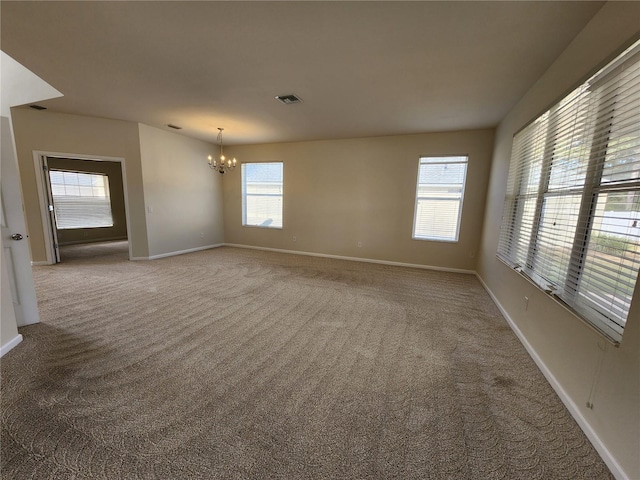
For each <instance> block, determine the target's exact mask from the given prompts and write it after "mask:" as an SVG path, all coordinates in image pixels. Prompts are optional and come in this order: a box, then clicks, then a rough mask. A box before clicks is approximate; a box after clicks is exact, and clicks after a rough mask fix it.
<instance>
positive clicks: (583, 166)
mask: <svg viewBox="0 0 640 480" xmlns="http://www.w3.org/2000/svg"><path fill="white" fill-rule="evenodd" d="M498 256H499V257H500V258H502V259H503V260H505V261H506V262H507V263H509V264H510V265H512V266H514V267H515V268H516V269H518V270H519V271H521V272H523V273H525V274H526V275H528V276H529V277H530V278H531V279H532V280H534V281H535V282H536V283H537V284H538V285H539V286H540V287H541V288H542V289H544V290H545V291H546V292H548V293H549V294H551V295H553V296H555V297H556V298H557V299H559V300H561V301H562V302H564V303H565V304H566V305H568V306H569V307H570V308H572V309H573V310H574V311H575V312H577V313H578V314H579V315H580V316H582V317H583V318H585V319H586V320H587V321H589V322H590V323H591V324H592V325H593V326H595V327H596V328H597V329H598V330H600V331H601V332H602V333H604V334H605V335H607V336H608V337H609V338H611V339H612V340H614V341H619V340H620V339H621V338H622V333H623V331H624V326H625V323H626V319H627V315H628V313H629V307H630V304H631V299H632V296H633V291H634V287H635V283H636V280H637V277H638V268H639V267H640V42H638V43H636V45H634V46H633V47H631V48H629V49H628V50H627V51H626V52H625V53H623V54H622V55H621V56H620V57H618V58H617V59H616V60H614V61H613V62H611V63H610V64H609V65H608V66H606V67H605V68H603V69H602V70H600V72H598V73H597V74H596V75H594V76H593V77H591V78H590V79H589V80H588V81H587V82H585V83H584V84H582V85H580V86H579V87H578V88H576V89H575V90H574V91H573V92H571V93H570V94H569V95H567V96H566V97H565V98H563V99H562V100H561V101H560V102H558V103H557V104H556V105H554V106H553V107H552V108H551V109H549V111H547V112H545V113H544V114H543V115H541V116H540V117H539V118H537V119H536V120H535V121H534V122H533V123H531V124H530V125H529V126H527V127H525V128H524V129H523V130H522V131H521V132H519V133H518V134H516V136H515V137H514V140H513V148H512V156H511V166H510V170H509V178H508V184H507V194H506V198H505V203H504V211H503V218H502V228H501V232H500V241H499V245H498Z"/></svg>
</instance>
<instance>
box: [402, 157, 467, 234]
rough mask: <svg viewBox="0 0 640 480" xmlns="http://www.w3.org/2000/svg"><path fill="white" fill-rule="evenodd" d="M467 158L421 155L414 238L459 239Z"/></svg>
mask: <svg viewBox="0 0 640 480" xmlns="http://www.w3.org/2000/svg"><path fill="white" fill-rule="evenodd" d="M467 162H468V158H467V157H463V156H458V157H422V158H420V164H419V167H418V186H417V188H416V206H415V212H414V221H413V238H417V239H422V240H440V241H446V242H457V241H458V233H459V231H460V218H461V216H462V200H463V198H464V184H465V179H466V176H467Z"/></svg>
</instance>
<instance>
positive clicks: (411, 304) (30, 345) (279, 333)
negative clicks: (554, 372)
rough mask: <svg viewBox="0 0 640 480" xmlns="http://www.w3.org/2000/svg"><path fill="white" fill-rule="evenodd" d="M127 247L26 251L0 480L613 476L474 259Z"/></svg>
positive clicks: (6, 380) (6, 377)
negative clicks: (461, 270)
mask: <svg viewBox="0 0 640 480" xmlns="http://www.w3.org/2000/svg"><path fill="white" fill-rule="evenodd" d="M123 246H124V247H125V248H123ZM126 258H127V254H126V244H122V243H115V244H104V245H97V246H96V245H94V246H76V247H71V248H67V249H65V250H64V252H63V263H61V264H59V265H56V266H47V267H35V268H34V271H35V278H36V284H37V294H38V300H39V306H40V309H41V316H42V322H41V323H40V324H38V325H34V326H30V327H26V328H22V329H21V330H20V332H21V333H22V334H23V335H24V341H23V343H22V344H20V345H19V346H18V347H17V348H15V349H14V350H12V351H11V352H9V354H7V355H6V356H5V357H4V358H3V359H2V361H1V374H2V377H1V427H2V428H1V437H0V442H1V457H0V459H1V462H0V467H1V475H2V478H3V479H5V480H10V479H86V478H96V479H372V480H373V479H402V480H408V479H473V480H481V479H527V480H529V479H554V480H556V479H571V480H576V479H605V478H611V476H610V474H609V472H608V470H607V468H606V466H605V465H604V463H603V462H602V460H601V459H600V458H599V456H598V455H597V453H596V452H595V451H594V449H593V447H592V446H591V444H590V443H589V442H588V440H587V439H586V437H585V436H584V434H583V433H582V431H581V430H580V429H579V427H578V426H577V425H576V423H575V421H574V420H573V419H572V418H571V416H570V415H569V413H568V412H567V410H566V409H565V408H564V406H563V405H562V403H561V401H560V400H559V399H558V397H557V396H556V394H555V393H554V392H553V390H552V389H551V387H550V386H549V384H548V383H547V382H546V380H545V379H544V377H543V376H542V374H541V373H540V372H539V370H538V369H537V368H536V366H535V364H534V363H533V361H532V360H531V358H530V357H529V356H528V355H527V353H526V352H525V350H524V348H523V347H522V345H521V344H520V343H519V341H518V340H517V338H516V337H515V336H514V334H513V333H512V332H511V330H510V329H509V327H508V326H507V324H506V322H505V320H504V319H503V318H502V317H501V315H500V313H499V311H498V309H497V308H496V306H495V305H494V304H493V303H492V301H491V299H490V298H489V297H488V295H487V294H486V292H485V291H484V290H483V288H482V286H481V285H480V284H479V282H478V280H477V279H476V278H475V277H473V276H471V275H464V274H455V273H444V272H436V271H427V270H418V269H409V268H399V267H390V266H382V265H372V264H365V263H357V262H348V261H339V260H329V259H321V258H312V257H305V256H294V255H285V254H278V253H271V252H260V251H253V250H243V249H234V248H219V249H215V250H210V251H203V252H199V253H193V254H188V255H182V256H177V257H171V258H166V259H160V260H154V261H142V262H129V261H127V260H126Z"/></svg>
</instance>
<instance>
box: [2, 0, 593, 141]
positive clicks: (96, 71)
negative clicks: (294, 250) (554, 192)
mask: <svg viewBox="0 0 640 480" xmlns="http://www.w3.org/2000/svg"><path fill="white" fill-rule="evenodd" d="M601 6H602V2H556V1H541V2H523V1H520V2H514V1H511V2H482V1H477V2H397V1H392V2H327V1H324V2H307V1H303V2H267V1H263V2H240V1H229V2H206V1H205V2H203V1H200V2H131V1H129V2H126V1H125V2H110V1H103V2H10V1H6V0H3V1H2V2H1V3H0V8H1V22H2V23H1V30H0V35H1V37H0V41H1V43H0V47H1V48H2V50H3V51H5V52H6V53H7V54H9V55H10V56H11V57H13V58H14V59H16V60H17V61H18V62H20V63H22V64H23V65H24V66H26V67H27V68H29V69H30V70H32V71H33V72H34V73H36V74H37V75H39V76H40V77H42V78H43V79H44V80H46V81H47V82H49V83H50V84H51V85H52V86H53V87H55V88H57V89H58V90H60V91H61V92H62V93H63V94H64V97H62V98H58V99H53V100H48V101H46V102H42V105H44V106H46V107H48V108H49V109H50V110H55V111H60V112H68V113H76V114H82V115H93V116H100V117H108V118H117V119H123V120H130V121H135V122H142V123H145V124H148V125H152V126H156V127H160V128H167V127H166V124H168V123H173V124H176V125H180V126H182V127H183V130H182V131H181V133H184V134H185V135H189V136H192V137H196V138H201V139H204V140H208V141H212V142H213V141H215V137H216V134H217V127H224V128H225V143H228V144H233V143H236V144H237V143H261V142H282V141H297V140H312V139H328V138H346V137H362V136H378V135H392V134H406V133H419V132H428V131H445V130H459V129H470V128H481V127H493V126H495V125H496V124H497V123H498V122H499V121H500V120H501V119H502V117H503V116H504V115H505V114H506V113H507V112H508V110H509V108H510V107H511V106H512V105H513V104H514V103H515V102H516V101H517V100H518V99H519V98H520V97H521V96H522V95H523V94H524V93H525V92H526V91H527V89H528V88H529V87H531V85H532V84H533V83H534V82H535V81H536V80H537V79H538V78H539V77H540V76H541V75H542V74H543V73H544V71H545V70H546V69H547V68H548V67H549V66H550V65H551V63H552V62H553V61H554V60H555V59H556V58H557V57H558V55H559V54H560V53H561V52H562V51H563V50H564V48H565V47H566V46H567V45H568V43H569V42H570V41H571V40H572V39H573V38H574V37H575V36H576V34H577V33H578V32H579V31H580V30H581V29H582V28H583V27H584V26H585V24H586V23H587V22H588V21H589V20H590V19H591V17H592V16H593V15H594V14H595V13H596V12H597V11H598V9H599V8H601ZM289 93H295V94H297V95H298V96H300V97H301V98H302V99H303V100H304V102H303V103H302V104H297V105H283V104H281V103H279V102H277V101H276V100H275V99H274V96H275V95H280V94H289Z"/></svg>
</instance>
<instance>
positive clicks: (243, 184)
mask: <svg viewBox="0 0 640 480" xmlns="http://www.w3.org/2000/svg"><path fill="white" fill-rule="evenodd" d="M249 165H280V169H281V171H282V182H281V183H280V193H279V194H267V193H264V194H247V191H246V190H247V182H246V172H245V169H246V167H247V166H249ZM240 183H241V197H242V226H243V227H248V228H266V229H272V230H282V229H283V228H284V162H246V163H242V164H241V165H240ZM247 195H249V196H253V197H280V198H281V199H282V201H281V212H280V216H281V217H282V224H281V225H275V226H271V225H254V224H248V223H247Z"/></svg>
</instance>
